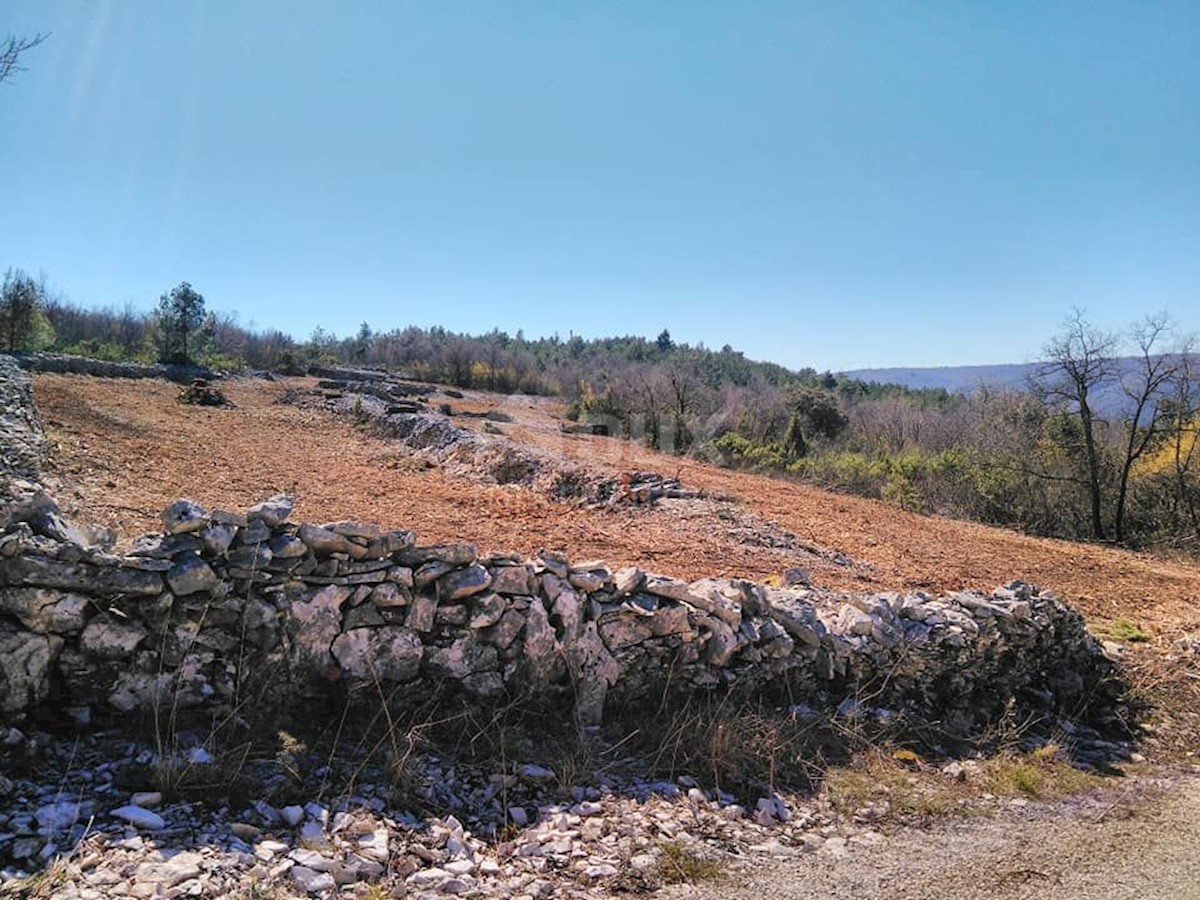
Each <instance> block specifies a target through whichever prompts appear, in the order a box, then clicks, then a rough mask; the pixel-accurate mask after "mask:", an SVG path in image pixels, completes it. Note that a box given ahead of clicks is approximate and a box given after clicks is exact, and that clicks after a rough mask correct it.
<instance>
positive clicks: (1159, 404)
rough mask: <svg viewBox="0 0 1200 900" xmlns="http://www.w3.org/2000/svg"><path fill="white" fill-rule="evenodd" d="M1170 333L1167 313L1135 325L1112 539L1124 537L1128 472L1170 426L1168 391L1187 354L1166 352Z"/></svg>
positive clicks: (1124, 378)
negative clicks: (1134, 360) (1134, 350)
mask: <svg viewBox="0 0 1200 900" xmlns="http://www.w3.org/2000/svg"><path fill="white" fill-rule="evenodd" d="M1170 333H1171V321H1170V319H1169V318H1168V317H1167V315H1166V314H1165V313H1160V314H1159V315H1157V316H1148V317H1147V318H1146V319H1145V320H1143V321H1142V322H1140V323H1138V324H1137V325H1135V326H1134V327H1133V339H1134V342H1135V343H1136V344H1137V347H1138V357H1137V368H1136V369H1135V370H1134V371H1133V372H1124V373H1122V375H1121V390H1122V392H1123V393H1124V394H1125V396H1126V397H1127V398H1128V400H1129V407H1128V411H1127V413H1126V418H1125V421H1124V423H1123V424H1124V430H1125V440H1124V447H1123V454H1122V455H1123V459H1122V462H1121V474H1120V477H1119V478H1118V481H1117V506H1116V511H1115V513H1114V515H1113V538H1114V540H1116V542H1117V543H1118V544H1119V543H1122V542H1123V541H1124V540H1125V506H1126V501H1127V499H1128V496H1129V475H1130V473H1131V472H1132V471H1133V467H1134V464H1135V463H1136V462H1137V461H1138V460H1139V459H1140V458H1141V457H1142V455H1143V454H1144V453H1145V452H1146V450H1147V449H1148V448H1150V447H1151V446H1152V445H1153V443H1154V441H1155V439H1156V438H1158V437H1159V436H1160V435H1161V434H1162V431H1163V428H1164V427H1165V426H1166V425H1167V421H1168V415H1169V412H1168V410H1169V403H1164V402H1163V401H1164V400H1166V399H1167V397H1166V394H1165V391H1166V388H1167V387H1168V385H1170V384H1171V382H1172V381H1174V380H1175V378H1176V376H1177V374H1178V373H1179V371H1180V367H1181V365H1182V362H1183V359H1184V358H1185V357H1186V353H1185V352H1184V353H1178V352H1177V353H1163V352H1161V348H1160V345H1161V343H1162V341H1163V340H1164V339H1166V338H1167V337H1168V336H1169V335H1170Z"/></svg>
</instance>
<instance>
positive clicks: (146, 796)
mask: <svg viewBox="0 0 1200 900" xmlns="http://www.w3.org/2000/svg"><path fill="white" fill-rule="evenodd" d="M162 801H163V795H162V794H161V793H160V792H159V791H139V792H138V793H136V794H134V795H133V796H132V797H130V798H129V802H130V803H131V804H133V805H134V806H140V807H142V809H150V808H151V807H153V806H158V805H159V804H161V803H162Z"/></svg>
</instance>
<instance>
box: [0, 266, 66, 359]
mask: <svg viewBox="0 0 1200 900" xmlns="http://www.w3.org/2000/svg"><path fill="white" fill-rule="evenodd" d="M45 297H46V289H45V287H44V286H43V285H42V284H40V283H38V282H36V281H34V280H33V279H32V278H30V277H29V276H28V275H27V274H25V272H23V271H21V270H20V269H9V270H8V271H7V272H5V273H4V285H3V287H2V288H0V340H2V341H3V344H4V349H5V350H8V351H9V352H13V351H17V350H39V349H41V348H43V347H45V346H48V345H49V344H50V343H51V342H52V341H53V338H54V333H53V329H52V328H51V327H50V324H49V322H48V320H47V319H46V316H45V313H44V312H43V309H42V307H43V306H44V304H45Z"/></svg>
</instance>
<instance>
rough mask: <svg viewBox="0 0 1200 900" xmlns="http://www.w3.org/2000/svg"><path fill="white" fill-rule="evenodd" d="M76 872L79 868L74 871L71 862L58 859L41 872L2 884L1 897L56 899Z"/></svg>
mask: <svg viewBox="0 0 1200 900" xmlns="http://www.w3.org/2000/svg"><path fill="white" fill-rule="evenodd" d="M74 874H78V870H77V869H74V871H73V867H72V865H71V863H70V862H68V861H67V860H66V859H62V858H60V859H56V860H54V861H53V862H51V863H50V865H48V866H47V867H46V868H45V869H43V870H42V871H41V872H38V873H36V874H34V875H30V876H29V877H28V878H22V879H19V880H14V881H10V882H8V883H7V884H4V885H2V886H0V897H2V898H4V900H10V898H11V900H54V898H55V897H58V896H60V895H61V889H62V888H63V887H65V886H66V885H68V884H70V883H71V879H72V875H74Z"/></svg>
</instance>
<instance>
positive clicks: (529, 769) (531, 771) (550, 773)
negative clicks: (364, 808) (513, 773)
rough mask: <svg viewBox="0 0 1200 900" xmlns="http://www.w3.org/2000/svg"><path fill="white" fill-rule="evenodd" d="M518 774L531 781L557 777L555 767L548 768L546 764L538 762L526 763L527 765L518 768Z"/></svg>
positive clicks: (548, 779)
mask: <svg viewBox="0 0 1200 900" xmlns="http://www.w3.org/2000/svg"><path fill="white" fill-rule="evenodd" d="M517 774H518V775H520V776H521V777H522V778H528V779H530V780H531V781H550V780H551V779H553V778H554V777H555V775H554V770H553V769H547V768H546V767H545V766H539V765H537V764H536V763H525V765H523V766H521V768H519V769H518V770H517Z"/></svg>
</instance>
